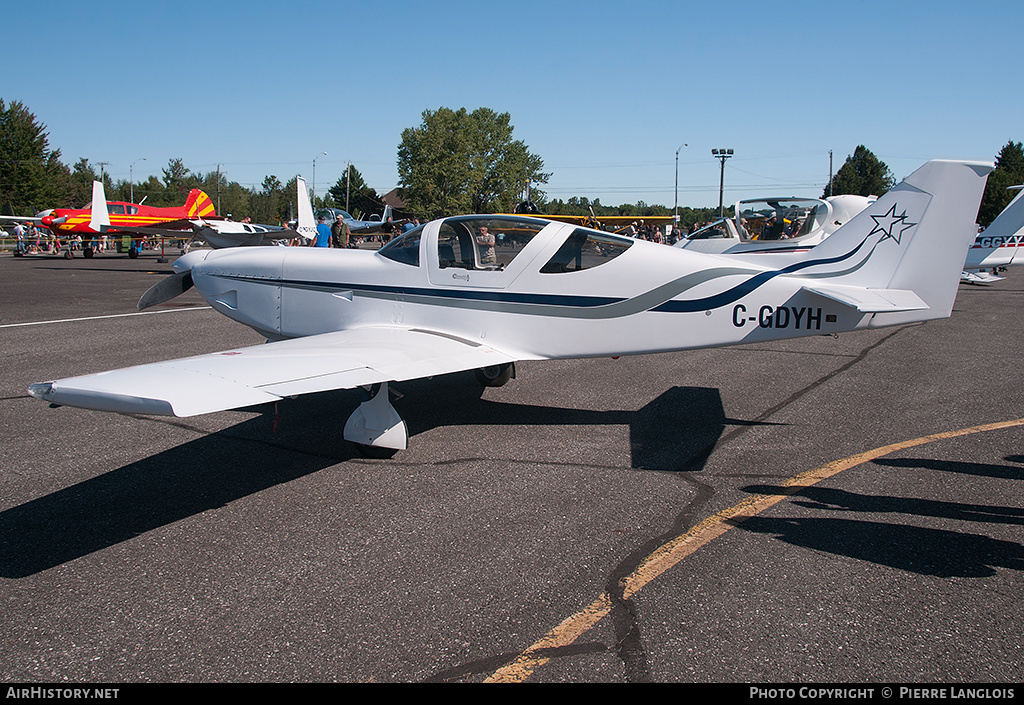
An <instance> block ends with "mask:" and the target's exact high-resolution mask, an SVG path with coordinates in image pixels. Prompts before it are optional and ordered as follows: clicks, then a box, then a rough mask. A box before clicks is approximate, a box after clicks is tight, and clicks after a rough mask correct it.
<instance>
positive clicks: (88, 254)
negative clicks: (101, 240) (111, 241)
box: [82, 247, 92, 259]
mask: <svg viewBox="0 0 1024 705" xmlns="http://www.w3.org/2000/svg"><path fill="white" fill-rule="evenodd" d="M82 256H83V257H85V258H86V259H92V248H91V247H86V248H85V249H83V250H82Z"/></svg>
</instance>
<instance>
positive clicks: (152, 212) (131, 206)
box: [40, 182, 217, 257]
mask: <svg viewBox="0 0 1024 705" xmlns="http://www.w3.org/2000/svg"><path fill="white" fill-rule="evenodd" d="M97 186H99V187H100V188H96V187H97ZM104 202H105V203H106V205H107V207H106V213H103V211H102V209H100V210H99V212H93V208H92V206H93V204H94V203H104ZM216 217H217V213H216V209H215V208H214V205H213V201H211V200H210V197H209V196H207V195H206V194H205V193H204V192H203V191H201V190H200V189H197V188H194V189H192V190H191V191H189V193H188V198H187V199H186V200H185V205H184V206H181V207H173V206H172V207H170V208H156V207H153V206H144V205H141V204H138V203H125V202H123V201H106V200H105V199H104V197H103V189H102V185H101V184H99V182H95V183H94V184H93V192H92V202H91V203H89V205H87V206H86V207H85V208H55V209H54V210H53V212H52V213H50V214H49V215H46V216H44V217H43V218H42V220H41V221H40V224H41V225H42V226H43V227H45V228H48V229H49V230H50V231H51V232H53V234H55V235H57V236H58V237H67V236H74V235H81V236H82V241H83V242H82V245H83V250H84V251H83V254H84V255H85V256H86V257H90V256H91V255H92V240H93V239H94V236H96V235H99V234H101V233H102V234H109V233H117V232H122V231H121V230H119V227H132V228H140V227H148V226H153V225H165V226H166V224H167V223H173V222H175V221H180V220H187V219H189V218H216ZM124 232H127V231H124Z"/></svg>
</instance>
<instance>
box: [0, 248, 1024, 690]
mask: <svg viewBox="0 0 1024 705" xmlns="http://www.w3.org/2000/svg"><path fill="white" fill-rule="evenodd" d="M171 259H172V260H173V257H172V258H171ZM169 272H170V265H169V264H161V263H158V262H157V261H156V257H155V256H153V255H144V256H143V257H141V258H139V259H135V260H131V259H128V258H127V257H125V256H116V255H102V256H98V257H96V258H93V259H91V260H85V259H82V258H80V257H79V258H76V259H72V260H65V259H62V258H59V257H24V258H14V257H11V256H10V255H9V254H4V255H2V256H0V359H2V360H3V369H4V372H3V375H2V377H0V379H2V390H0V397H2V402H0V403H2V409H3V424H4V440H3V443H2V445H0V634H2V640H0V663H2V664H3V671H2V676H0V677H2V678H3V680H5V681H7V682H30V683H31V682H47V683H54V682H79V683H85V682H87V683H150V682H160V683H163V682H193V683H213V682H231V683H238V682H378V683H383V682H439V681H462V682H482V681H488V680H493V681H505V682H577V683H578V682H679V683H688V682H696V683H707V682H711V683H752V684H757V683H792V684H810V683H817V684H822V683H929V684H936V683H939V684H960V683H987V684H1007V683H1009V684H1012V683H1019V682H1021V680H1022V677H1024V653H1022V646H1021V625H1022V624H1024V607H1022V600H1021V586H1022V582H1024V581H1022V571H1024V546H1022V533H1021V525H1022V524H1024V508H1022V507H1024V501H1022V499H1024V490H1022V481H1024V419H1022V417H1024V404H1022V402H1024V376H1022V373H1021V365H1020V351H1021V330H1022V326H1024V309H1022V306H1024V273H1022V272H1020V271H1019V270H1016V269H1011V270H1010V271H1009V272H1007V278H1006V279H1005V280H1004V281H1002V282H999V283H997V284H994V285H992V286H988V287H976V286H968V285H961V287H960V291H959V294H958V296H957V302H956V307H955V310H954V312H953V315H952V317H951V318H950V319H948V320H941V321H932V322H928V323H924V324H916V325H909V326H902V327H897V328H890V329H883V330H878V331H866V332H858V333H849V334H845V335H841V336H839V337H838V338H835V337H817V338H810V339H803V340H795V341H786V342H781V343H773V344H761V345H749V346H740V347H735V348H727V349H717V350H700V351H690V352H681V353H673V354H662V355H651V356H643V357H623V358H620V359H617V360H611V359H601V360H571V361H555V362H535V363H521V364H520V365H519V366H518V368H517V378H516V379H514V380H513V381H512V382H510V383H509V384H508V385H506V386H504V387H500V388H495V389H486V390H483V389H481V387H479V386H478V385H477V383H476V381H475V379H474V377H473V374H472V373H460V374H454V375H448V376H445V377H437V378H434V379H426V380H418V381H414V382H409V383H403V384H399V385H395V387H396V389H397V391H399V392H400V393H401V394H402V395H403V396H402V398H401V399H400V400H398V401H396V402H395V406H396V408H397V409H398V411H399V413H401V414H402V416H403V417H404V418H405V419H406V421H407V422H408V425H409V430H410V434H411V438H410V447H409V449H408V450H407V451H404V452H401V453H399V454H398V455H396V456H395V457H394V458H392V459H390V460H376V459H367V458H364V457H362V456H361V455H360V454H359V453H358V452H357V450H356V449H355V448H354V447H353V446H351V445H350V444H348V443H347V442H346V441H344V440H343V439H342V426H343V425H344V423H345V420H346V418H347V416H348V414H349V413H350V412H351V410H353V409H354V408H355V407H356V406H357V405H358V403H359V399H360V392H359V391H358V390H350V391H339V392H330V393H323V394H316V395H310V396H308V397H302V398H298V399H294V400H287V401H282V402H279V403H278V404H276V405H268V406H262V407H254V408H250V409H244V410H239V411H230V412H223V413H217V414H210V415H207V416H200V417H192V418H186V419H168V418H157V417H142V416H136V417H133V416H122V415H114V414H104V413H99V412H90V411H85V410H80V409H73V408H66V407H62V408H50V407H48V405H46V404H45V403H43V402H40V401H38V400H35V399H32V398H30V397H29V396H28V395H27V393H26V388H27V387H28V385H29V384H31V383H34V382H42V381H46V380H50V379H55V378H59V377H64V376H69V375H73V374H79V373H86V372H96V371H102V370H105V369H111V368H116V367H123V366H128V365H132V364H138V363H142V362H151V361H156V360H160V359H166V358H173V357H182V356H186V355H191V354H198V353H204V352H212V351H215V350H220V349H226V348H230V347H236V346H241V345H249V344H258V343H261V342H262V339H261V338H260V337H259V336H257V335H256V334H255V333H253V332H252V331H249V330H248V329H246V328H243V327H242V326H240V325H239V324H236V323H233V322H232V321H229V320H227V319H226V318H223V317H221V316H219V315H218V314H216V313H215V312H213V311H212V310H209V309H208V308H206V307H205V306H204V305H203V302H202V301H201V299H199V298H198V296H197V295H196V294H195V293H194V292H188V293H186V294H185V295H183V296H181V297H179V298H178V299H176V300H174V301H173V302H171V304H169V305H164V306H161V307H159V308H158V311H157V312H155V313H152V314H147V315H138V314H137V313H136V311H135V303H136V301H137V299H138V297H139V296H140V295H141V294H142V293H143V292H144V291H145V290H146V289H147V288H148V287H149V286H151V285H152V284H154V283H155V282H156V281H158V280H159V279H160V278H161V277H162V276H164V275H166V274H168V273H169Z"/></svg>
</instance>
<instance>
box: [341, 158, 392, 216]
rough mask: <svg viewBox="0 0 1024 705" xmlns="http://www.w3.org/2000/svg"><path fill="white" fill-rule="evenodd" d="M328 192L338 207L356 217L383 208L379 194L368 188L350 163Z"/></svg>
mask: <svg viewBox="0 0 1024 705" xmlns="http://www.w3.org/2000/svg"><path fill="white" fill-rule="evenodd" d="M330 194H331V197H332V198H333V199H334V202H335V203H337V204H338V206H337V207H338V208H343V209H344V210H346V211H348V212H349V213H352V214H354V215H355V216H356V217H357V218H363V219H365V218H368V217H369V216H370V215H371V214H373V213H380V212H381V211H382V210H383V209H384V203H383V201H381V198H380V196H378V195H377V192H376V191H375V190H373V189H372V188H370V186H369V185H368V184H367V183H366V181H365V180H364V179H363V175H362V174H360V173H359V170H358V169H356V168H355V167H354V166H352V165H349V167H348V169H346V170H345V173H344V174H343V175H342V176H341V178H340V179H338V181H337V182H336V183H335V184H334V186H332V187H331V189H330Z"/></svg>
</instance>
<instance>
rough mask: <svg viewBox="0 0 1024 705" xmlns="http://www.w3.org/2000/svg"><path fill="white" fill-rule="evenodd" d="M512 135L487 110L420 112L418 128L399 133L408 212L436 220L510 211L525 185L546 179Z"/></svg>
mask: <svg viewBox="0 0 1024 705" xmlns="http://www.w3.org/2000/svg"><path fill="white" fill-rule="evenodd" d="M512 130H513V127H512V124H511V118H510V116H509V114H508V113H500V114H499V113H495V112H494V111H493V110H490V109H489V108H478V109H476V110H474V111H473V112H472V113H470V112H467V111H466V109H465V108H460V109H459V110H457V111H456V110H451V109H450V108H438V109H437V110H436V111H430V110H425V111H423V122H422V124H421V125H420V126H419V127H416V128H408V129H406V130H403V132H402V141H401V144H400V145H399V147H398V175H399V179H400V180H401V183H402V196H403V198H405V199H406V201H407V202H408V203H409V210H411V211H412V212H414V213H417V214H419V215H420V216H421V217H425V218H436V217H439V216H442V215H450V214H455V213H491V212H496V211H510V210H511V209H512V208H514V207H515V205H516V203H517V202H518V201H519V199H520V197H521V194H522V193H523V191H524V189H525V187H526V184H527V183H531V184H536V183H546V182H547V180H548V176H549V174H545V173H543V172H542V171H541V169H542V168H543V166H544V162H543V160H541V158H540V157H539V156H537V155H535V154H532V153H531V152H530V151H529V150H528V149H527V147H526V145H525V144H524V143H523V142H522V141H521V140H513V139H512ZM541 196H543V194H540V195H539V196H538V197H541Z"/></svg>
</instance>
